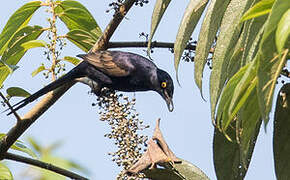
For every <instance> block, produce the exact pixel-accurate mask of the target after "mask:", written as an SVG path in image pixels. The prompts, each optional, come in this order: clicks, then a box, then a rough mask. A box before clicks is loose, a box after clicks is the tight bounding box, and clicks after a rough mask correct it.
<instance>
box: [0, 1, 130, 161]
mask: <svg viewBox="0 0 290 180" xmlns="http://www.w3.org/2000/svg"><path fill="white" fill-rule="evenodd" d="M134 2H135V0H126V1H125V2H124V4H123V5H122V6H121V7H120V10H119V12H118V13H116V14H115V16H114V17H113V20H112V21H111V22H110V23H109V25H108V26H107V27H106V29H105V31H104V33H103V35H102V36H101V37H100V39H99V40H98V42H97V43H96V44H95V45H94V47H93V48H92V50H98V49H106V48H107V44H108V42H109V39H110V38H111V36H112V35H113V33H114V32H115V30H116V28H117V27H118V25H119V24H120V23H121V21H122V19H123V18H124V15H125V14H126V13H127V12H128V10H129V9H130V8H131V7H132V5H133V4H134ZM92 50H91V51H92ZM74 84H75V82H71V83H67V84H65V85H63V86H62V87H59V88H57V89H56V90H54V91H52V92H50V93H48V94H47V95H46V96H45V97H44V98H43V99H42V100H41V101H40V102H39V103H37V104H36V105H35V106H34V107H33V108H32V109H31V110H30V111H29V112H28V113H27V114H25V115H24V116H23V117H22V118H21V120H20V121H18V122H17V123H16V125H15V126H14V127H12V128H11V129H10V130H9V132H8V133H7V134H6V136H5V137H4V138H2V139H1V141H0V160H2V159H4V157H5V153H6V152H7V150H8V149H9V148H10V147H11V146H12V145H13V144H14V143H15V141H16V140H17V139H18V138H19V137H20V136H21V135H22V134H23V133H24V132H25V131H26V130H27V129H28V128H29V127H30V126H31V125H32V124H33V123H34V122H35V121H36V120H37V119H38V118H39V117H40V116H41V115H42V114H43V113H44V112H46V111H47V110H48V109H49V108H50V107H51V106H52V105H53V104H54V103H55V102H56V101H57V100H58V99H59V98H60V97H61V96H62V95H63V94H64V93H65V92H66V91H67V90H68V89H69V88H70V87H71V86H73V85H74Z"/></svg>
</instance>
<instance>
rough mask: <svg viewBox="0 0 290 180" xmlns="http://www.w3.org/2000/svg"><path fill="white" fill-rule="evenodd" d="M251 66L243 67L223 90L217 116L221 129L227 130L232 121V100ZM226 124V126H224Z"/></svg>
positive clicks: (218, 125)
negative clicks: (230, 114) (230, 115)
mask: <svg viewBox="0 0 290 180" xmlns="http://www.w3.org/2000/svg"><path fill="white" fill-rule="evenodd" d="M248 67H249V64H247V65H246V66H244V67H242V68H241V69H240V70H239V71H238V72H237V73H236V74H235V75H234V76H233V77H232V78H231V79H230V80H229V81H228V83H227V85H226V87H225V88H224V89H223V92H222V95H221V97H220V102H219V104H218V110H217V115H216V119H217V120H216V121H217V127H218V128H220V129H226V128H223V127H225V124H227V125H228V124H229V123H230V122H231V119H229V113H228V110H229V105H230V102H231V99H232V98H233V95H234V90H235V88H236V87H237V85H238V83H239V82H240V80H241V79H242V78H243V76H244V74H245V73H246V71H247V69H248ZM223 124H224V125H223ZM222 125H223V126H222Z"/></svg>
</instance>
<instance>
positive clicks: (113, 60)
mask: <svg viewBox="0 0 290 180" xmlns="http://www.w3.org/2000/svg"><path fill="white" fill-rule="evenodd" d="M78 57H81V58H82V59H83V61H82V62H81V63H80V64H79V65H77V66H76V67H75V68H73V69H72V70H71V71H69V72H68V73H67V74H65V75H64V76H62V77H60V78H59V79H57V80H56V81H54V82H52V83H50V84H48V85H47V86H45V87H44V88H42V89H40V90H39V91H37V92H36V93H34V94H32V95H31V96H29V97H27V98H26V99H24V100H22V101H20V102H18V103H17V104H15V105H14V106H13V107H15V108H14V110H15V111H16V110H18V109H20V108H22V107H24V106H25V105H27V104H28V103H30V102H32V101H34V100H36V99H37V98H38V97H40V96H42V95H44V94H46V93H48V92H49V91H52V90H54V89H56V88H58V87H60V86H62V85H63V84H65V83H68V82H71V81H77V82H82V83H85V84H87V85H89V86H90V87H91V88H92V91H93V92H94V93H95V94H96V95H100V92H101V89H102V88H103V87H107V88H109V89H111V90H118V91H124V92H136V91H150V90H153V91H156V92H158V93H159V94H160V95H161V96H162V97H163V99H164V100H165V101H166V103H167V107H168V110H169V111H173V108H174V106H173V102H172V97H173V91H174V86H173V81H172V79H171V77H170V75H169V74H168V73H167V72H165V71H163V70H161V69H159V68H157V66H156V65H155V64H154V63H153V62H152V61H150V60H149V59H147V58H145V57H142V56H140V55H138V54H133V53H129V52H122V51H97V52H93V53H89V54H81V55H78ZM9 114H11V112H10V113H9Z"/></svg>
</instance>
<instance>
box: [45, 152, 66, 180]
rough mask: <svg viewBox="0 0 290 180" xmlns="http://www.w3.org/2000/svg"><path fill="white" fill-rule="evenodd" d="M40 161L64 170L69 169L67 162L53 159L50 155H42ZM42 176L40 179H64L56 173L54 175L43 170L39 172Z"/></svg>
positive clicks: (56, 158)
mask: <svg viewBox="0 0 290 180" xmlns="http://www.w3.org/2000/svg"><path fill="white" fill-rule="evenodd" d="M41 160H42V161H44V162H47V163H52V164H53V165H55V166H58V167H62V168H64V169H69V163H68V161H67V160H65V159H62V158H58V157H54V156H52V155H51V154H44V155H43V156H42V157H41ZM40 172H41V174H42V179H53V180H65V179H66V178H65V177H64V176H62V175H59V174H57V173H54V172H52V171H47V170H44V169H41V170H40Z"/></svg>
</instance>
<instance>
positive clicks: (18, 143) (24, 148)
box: [11, 141, 37, 158]
mask: <svg viewBox="0 0 290 180" xmlns="http://www.w3.org/2000/svg"><path fill="white" fill-rule="evenodd" d="M11 149H14V150H17V151H21V152H24V153H26V154H28V155H29V156H31V157H34V158H36V157H37V156H36V154H35V153H34V152H33V151H32V150H31V149H29V148H28V147H27V146H26V145H24V143H22V142H21V141H16V142H15V143H14V144H13V145H12V146H11Z"/></svg>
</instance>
